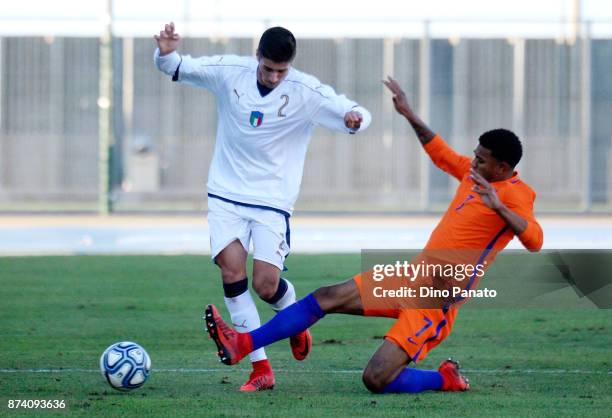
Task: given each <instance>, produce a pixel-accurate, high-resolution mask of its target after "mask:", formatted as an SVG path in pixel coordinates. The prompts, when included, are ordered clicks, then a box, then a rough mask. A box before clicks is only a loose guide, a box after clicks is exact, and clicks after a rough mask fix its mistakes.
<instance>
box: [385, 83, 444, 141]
mask: <svg viewBox="0 0 612 418" xmlns="http://www.w3.org/2000/svg"><path fill="white" fill-rule="evenodd" d="M383 84H384V85H385V86H387V88H388V89H389V90H390V91H391V93H392V94H393V105H394V106H395V110H396V111H397V113H399V114H400V115H402V116H403V117H405V118H406V120H408V122H409V123H410V125H411V126H412V129H414V132H415V133H416V134H417V137H418V138H419V141H421V144H423V145H425V144H427V143H428V142H429V141H431V140H432V139H433V138H434V137H435V136H436V134H435V133H433V131H432V130H431V129H429V126H427V125H426V124H425V122H423V121H422V120H421V118H419V117H418V116H417V115H416V113H414V111H413V110H412V107H410V104H409V103H408V100H407V99H406V93H404V91H403V90H402V88H401V87H400V86H399V84H398V82H397V80H395V79H394V78H393V77H389V76H388V77H387V80H383Z"/></svg>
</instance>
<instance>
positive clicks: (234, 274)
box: [219, 265, 246, 283]
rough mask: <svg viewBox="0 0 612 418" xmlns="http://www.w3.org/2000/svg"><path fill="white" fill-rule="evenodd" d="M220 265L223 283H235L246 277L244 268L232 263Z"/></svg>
mask: <svg viewBox="0 0 612 418" xmlns="http://www.w3.org/2000/svg"><path fill="white" fill-rule="evenodd" d="M219 267H221V279H223V283H235V282H237V281H240V280H242V279H244V278H245V277H246V271H245V269H244V268H241V267H237V266H231V265H219Z"/></svg>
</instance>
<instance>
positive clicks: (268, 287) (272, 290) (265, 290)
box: [253, 275, 278, 300]
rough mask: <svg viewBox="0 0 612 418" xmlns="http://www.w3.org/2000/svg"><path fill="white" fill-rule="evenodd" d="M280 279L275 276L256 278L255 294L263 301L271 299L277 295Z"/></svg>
mask: <svg viewBox="0 0 612 418" xmlns="http://www.w3.org/2000/svg"><path fill="white" fill-rule="evenodd" d="M277 288H278V279H277V278H276V277H275V276H269V275H268V276H263V275H262V276H254V277H253V289H254V290H255V293H257V295H258V296H259V297H260V298H261V299H263V300H267V299H271V298H272V297H274V295H275V294H276V289H277Z"/></svg>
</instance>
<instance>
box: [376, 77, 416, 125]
mask: <svg viewBox="0 0 612 418" xmlns="http://www.w3.org/2000/svg"><path fill="white" fill-rule="evenodd" d="M382 82H383V84H384V85H385V86H387V88H388V89H389V90H390V91H391V94H393V106H395V110H396V111H397V113H399V114H400V115H404V116H408V115H412V114H413V112H412V108H411V107H410V104H408V99H406V93H404V90H402V88H401V87H400V85H399V83H398V82H397V80H396V79H394V78H393V77H391V76H387V79H386V80H383V81H382Z"/></svg>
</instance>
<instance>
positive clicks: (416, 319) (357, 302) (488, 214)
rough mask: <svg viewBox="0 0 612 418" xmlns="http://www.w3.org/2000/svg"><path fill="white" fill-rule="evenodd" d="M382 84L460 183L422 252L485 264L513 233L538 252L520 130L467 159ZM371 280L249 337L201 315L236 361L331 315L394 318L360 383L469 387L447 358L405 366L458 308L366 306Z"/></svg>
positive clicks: (393, 389) (328, 292) (224, 356)
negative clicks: (466, 255)
mask: <svg viewBox="0 0 612 418" xmlns="http://www.w3.org/2000/svg"><path fill="white" fill-rule="evenodd" d="M383 83H384V84H385V86H387V88H388V89H389V90H390V91H391V93H392V94H393V103H394V105H395V109H396V111H397V112H398V113H399V114H400V115H402V116H404V117H405V118H406V119H407V120H408V122H409V123H410V124H411V126H412V127H413V129H414V131H415V132H416V134H417V137H418V139H419V141H420V142H421V144H422V145H423V148H424V149H425V152H427V153H428V155H429V156H430V157H431V159H432V161H433V162H434V163H435V164H436V165H437V166H438V167H439V168H440V169H442V170H444V171H445V172H447V173H448V174H450V175H452V176H453V177H455V178H456V179H457V180H459V182H460V184H459V187H458V188H457V192H456V194H455V197H454V198H453V200H452V202H451V204H450V205H449V207H448V209H447V210H446V213H445V214H444V216H443V217H442V219H441V220H440V223H439V224H438V225H437V227H436V228H435V229H434V231H433V232H432V234H431V236H430V238H429V241H428V242H427V245H426V247H425V250H424V252H425V251H437V250H452V251H461V250H466V251H468V250H474V249H477V250H478V253H479V255H478V263H479V264H482V263H483V262H484V260H489V261H492V259H493V258H494V257H495V254H496V253H497V252H499V251H501V250H502V249H503V248H504V247H505V246H506V245H507V244H508V242H510V240H511V239H512V238H513V237H514V236H517V237H518V238H519V240H520V241H521V243H522V244H523V245H524V246H525V248H527V249H528V250H529V251H538V250H540V248H541V247H542V241H543V233H542V229H541V227H540V225H539V224H538V222H537V221H536V219H535V217H534V215H533V203H534V200H535V192H534V191H533V190H532V189H531V188H530V187H529V186H528V185H527V184H525V183H524V182H523V181H522V180H521V179H520V178H519V176H518V173H517V172H516V171H514V167H515V166H516V164H517V163H518V162H519V160H520V158H521V156H522V147H521V143H520V141H519V139H518V138H517V137H516V135H514V134H513V133H512V132H510V131H508V130H505V129H495V130H492V131H489V132H485V133H484V134H483V135H482V136H481V137H480V138H479V145H478V146H477V147H476V149H475V150H474V157H473V158H472V159H470V158H469V157H467V156H464V155H460V154H458V153H457V152H455V151H454V150H453V149H452V148H451V147H450V146H448V145H447V144H446V142H444V140H443V139H442V138H441V137H440V136H439V135H436V134H434V133H433V132H432V131H431V130H430V129H429V127H427V125H426V124H425V123H423V121H421V120H420V119H419V117H418V116H417V115H416V114H415V113H414V112H413V111H412V109H411V107H410V105H409V104H408V101H407V100H406V95H405V94H404V92H403V91H402V89H401V88H400V86H399V84H398V83H397V82H396V81H395V80H394V79H393V78H391V77H389V78H388V79H387V80H385V81H383ZM366 277H367V273H362V274H358V275H356V276H354V277H353V278H350V279H348V280H347V281H344V282H342V283H339V284H335V285H331V286H326V287H322V288H319V289H317V290H315V291H314V292H313V293H311V294H310V295H308V296H307V297H305V298H304V299H302V300H300V301H298V302H296V303H294V304H293V305H291V306H289V307H287V308H286V309H284V310H283V311H281V312H280V313H278V314H277V315H276V316H275V317H274V318H272V319H271V320H270V321H268V322H267V323H266V324H264V325H263V326H262V327H260V328H258V329H256V330H254V331H251V332H249V333H244V334H242V333H237V332H235V331H234V330H233V329H232V328H231V327H230V326H228V325H227V324H226V323H225V322H224V321H223V319H222V318H221V316H220V314H219V312H218V311H217V309H216V307H215V306H214V305H208V306H207V308H206V312H205V316H204V319H205V322H206V328H207V330H208V333H209V335H210V336H211V338H212V339H213V340H214V341H215V344H216V345H217V348H218V350H219V351H218V354H219V357H220V359H221V361H222V362H223V363H225V364H228V365H231V364H236V363H237V362H238V361H240V360H241V359H242V358H244V357H245V356H246V355H248V354H249V353H250V352H251V351H253V350H255V349H257V348H259V347H263V346H266V345H268V344H271V343H273V342H275V341H279V340H281V339H285V338H289V337H291V336H292V335H294V334H296V333H298V332H300V331H302V330H304V329H307V328H309V327H310V326H312V325H313V324H314V323H315V322H317V321H318V320H319V319H321V318H323V316H325V315H326V314H329V313H343V314H351V315H363V316H385V317H394V318H397V321H396V323H395V324H394V325H393V327H392V328H391V329H390V330H389V332H388V333H387V334H386V335H385V338H384V341H383V343H382V345H381V346H380V347H379V348H378V350H377V351H376V353H374V355H373V356H372V358H371V359H370V361H369V362H368V364H367V366H366V368H365V370H364V372H363V382H364V384H365V386H366V387H367V388H368V389H369V390H370V391H372V392H374V393H418V392H422V391H425V390H442V391H465V390H468V389H469V382H468V380H467V379H466V378H465V377H464V376H462V375H461V374H460V373H459V367H458V365H457V363H456V362H455V361H453V360H450V359H449V360H446V361H444V362H442V364H441V365H440V367H439V369H438V370H437V371H436V370H420V369H416V368H413V367H408V365H409V364H410V363H411V362H412V363H417V362H418V361H420V360H422V359H423V358H424V357H425V356H426V355H427V353H428V351H429V350H431V349H432V348H434V347H435V346H437V345H438V344H439V343H440V342H441V341H442V340H444V338H446V336H448V335H449V333H450V331H451V329H452V325H453V322H454V320H455V317H456V315H457V312H458V306H459V305H458V304H450V305H444V306H440V307H439V308H435V309H419V308H416V309H415V308H407V307H406V305H405V304H402V303H401V302H400V301H397V302H395V301H396V300H397V299H391V298H388V299H387V300H386V302H387V304H388V305H387V307H386V309H369V307H368V306H366V303H365V302H364V301H365V300H366V298H367V295H365V294H364V284H363V281H364V278H366ZM472 278H473V276H472ZM471 282H472V280H470V281H469V283H468V284H467V287H468V288H469V287H470V286H471V285H472V283H471ZM394 303H396V306H393V304H394Z"/></svg>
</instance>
